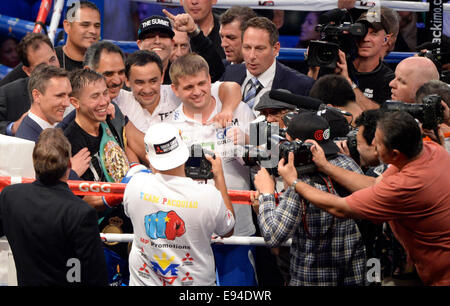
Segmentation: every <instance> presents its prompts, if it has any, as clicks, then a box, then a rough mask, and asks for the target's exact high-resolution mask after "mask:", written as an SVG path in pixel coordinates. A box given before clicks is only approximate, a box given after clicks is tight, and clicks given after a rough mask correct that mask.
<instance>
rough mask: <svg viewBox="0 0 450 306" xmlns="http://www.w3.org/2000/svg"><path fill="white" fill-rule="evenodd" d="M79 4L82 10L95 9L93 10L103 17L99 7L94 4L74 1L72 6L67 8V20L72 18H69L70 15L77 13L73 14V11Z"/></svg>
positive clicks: (82, 0)
mask: <svg viewBox="0 0 450 306" xmlns="http://www.w3.org/2000/svg"><path fill="white" fill-rule="evenodd" d="M77 3H78V4H79V8H80V9H82V8H90V9H93V10H95V11H97V12H98V14H99V15H100V16H101V14H100V10H99V9H98V7H97V5H95V4H94V3H93V2H91V1H85V0H79V1H74V2H73V3H72V4H71V6H70V7H68V8H67V11H66V15H65V17H64V18H65V19H66V20H69V17H71V16H69V14H70V13H75V12H72V11H73V9H74V8H75V6H76V5H77Z"/></svg>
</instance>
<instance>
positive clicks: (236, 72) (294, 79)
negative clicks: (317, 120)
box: [221, 61, 314, 96]
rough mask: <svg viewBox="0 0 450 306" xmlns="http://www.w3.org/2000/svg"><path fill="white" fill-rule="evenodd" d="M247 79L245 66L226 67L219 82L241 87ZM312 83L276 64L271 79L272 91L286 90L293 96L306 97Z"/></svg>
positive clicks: (287, 68)
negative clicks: (231, 83) (229, 82)
mask: <svg viewBox="0 0 450 306" xmlns="http://www.w3.org/2000/svg"><path fill="white" fill-rule="evenodd" d="M246 77H247V69H246V67H245V64H244V63H242V64H237V65H228V66H226V68H225V73H224V74H223V76H222V78H221V81H233V82H236V83H239V85H241V86H243V85H244V84H243V83H244V81H245V78H246ZM313 83H314V79H312V78H310V77H308V76H306V75H304V74H302V73H300V72H298V71H296V70H294V69H291V68H289V67H288V66H285V65H283V64H282V63H280V62H278V61H277V62H276V68H275V76H274V78H273V83H272V89H281V88H283V89H287V90H289V91H290V92H291V93H293V94H297V95H302V96H308V95H309V90H310V89H311V87H312V85H313Z"/></svg>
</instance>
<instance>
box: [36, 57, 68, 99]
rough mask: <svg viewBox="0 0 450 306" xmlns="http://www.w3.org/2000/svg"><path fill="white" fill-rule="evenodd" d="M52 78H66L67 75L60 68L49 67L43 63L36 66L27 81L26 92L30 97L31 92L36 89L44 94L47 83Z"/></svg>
mask: <svg viewBox="0 0 450 306" xmlns="http://www.w3.org/2000/svg"><path fill="white" fill-rule="evenodd" d="M53 78H68V73H67V71H66V70H64V69H63V68H60V67H55V66H49V65H47V64H44V63H42V64H39V65H37V66H36V68H35V69H34V70H33V72H32V73H31V75H30V79H29V81H28V92H29V94H30V97H33V95H32V91H33V90H34V89H37V90H39V92H41V93H43V94H44V93H45V90H46V89H47V85H48V82H49V81H50V80H51V79H53Z"/></svg>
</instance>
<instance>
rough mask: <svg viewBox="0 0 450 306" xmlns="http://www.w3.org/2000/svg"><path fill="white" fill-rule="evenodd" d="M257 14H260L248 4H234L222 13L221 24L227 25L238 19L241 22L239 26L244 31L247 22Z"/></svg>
mask: <svg viewBox="0 0 450 306" xmlns="http://www.w3.org/2000/svg"><path fill="white" fill-rule="evenodd" d="M257 16H258V15H257V14H256V13H255V11H254V10H252V9H251V8H249V7H248V6H232V7H230V8H229V9H227V10H226V11H225V12H224V13H223V14H222V15H220V24H221V25H226V24H229V23H232V22H233V21H235V20H238V21H239V22H240V23H241V25H240V27H239V28H240V29H241V31H242V30H243V29H244V26H245V22H246V21H247V20H250V19H252V18H253V17H257Z"/></svg>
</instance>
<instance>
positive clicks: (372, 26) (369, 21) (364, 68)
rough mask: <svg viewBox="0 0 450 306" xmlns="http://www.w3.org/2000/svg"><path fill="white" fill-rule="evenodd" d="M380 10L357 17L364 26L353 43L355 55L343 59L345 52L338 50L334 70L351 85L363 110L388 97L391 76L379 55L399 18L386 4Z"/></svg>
mask: <svg viewBox="0 0 450 306" xmlns="http://www.w3.org/2000/svg"><path fill="white" fill-rule="evenodd" d="M380 12H381V14H378V12H376V11H371V12H369V13H368V12H364V13H363V14H362V15H361V16H360V17H359V18H358V20H357V21H356V22H357V23H363V24H364V25H366V26H367V27H368V29H367V34H366V35H365V36H364V38H362V39H361V40H360V41H358V43H357V47H358V55H357V56H356V58H355V59H354V60H353V61H352V62H347V58H346V54H345V53H344V52H342V51H339V61H338V63H337V68H336V71H335V72H336V73H337V74H339V75H341V76H343V77H345V78H346V79H347V80H348V82H349V83H350V84H351V85H352V89H353V91H354V92H355V95H356V102H357V103H358V104H359V105H360V107H361V108H362V109H363V110H367V109H374V108H378V107H379V106H380V105H381V104H382V103H384V101H386V100H387V99H389V97H390V95H391V92H390V88H389V82H390V81H391V80H392V79H394V73H393V72H392V70H391V69H390V68H389V67H388V66H387V65H386V64H384V63H383V58H384V56H385V54H386V52H387V51H388V50H389V49H390V48H391V45H392V44H393V43H392V39H394V38H395V37H396V36H397V34H398V29H399V17H398V14H397V13H396V12H395V11H394V10H392V9H390V8H387V7H383V6H382V7H381V9H380ZM373 20H376V21H373Z"/></svg>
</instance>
